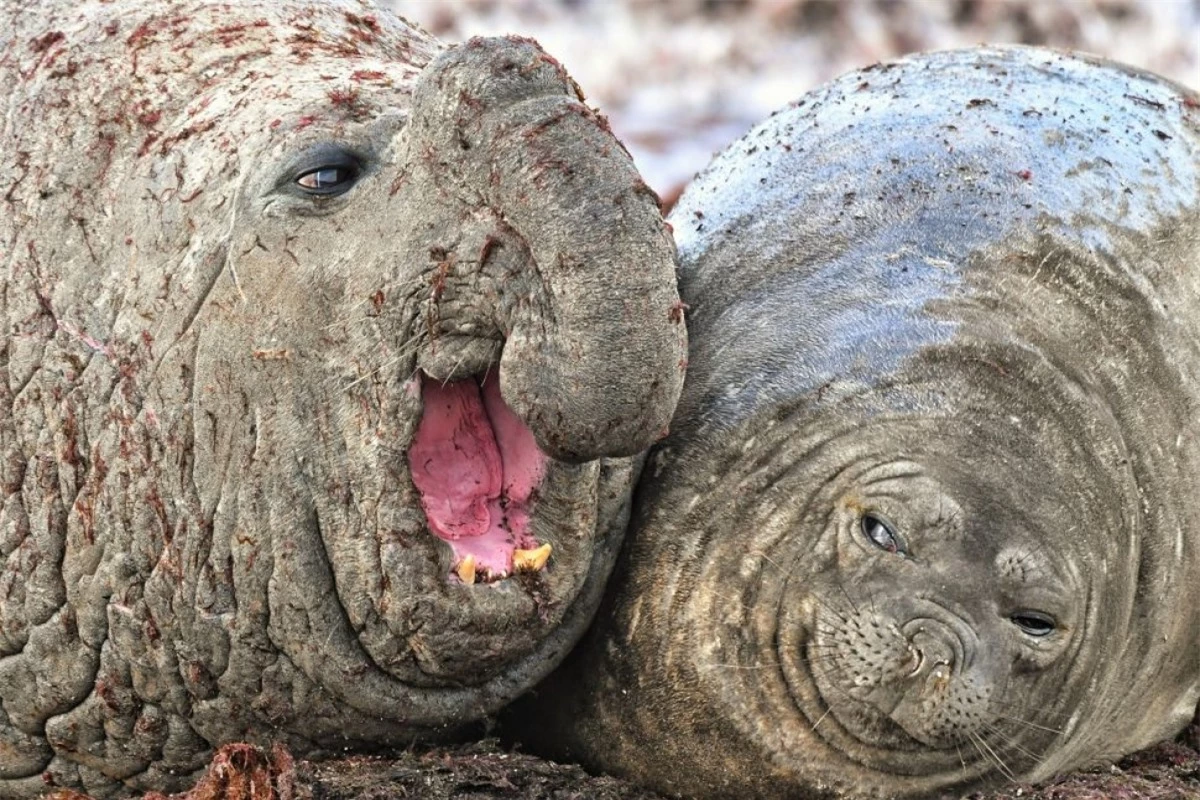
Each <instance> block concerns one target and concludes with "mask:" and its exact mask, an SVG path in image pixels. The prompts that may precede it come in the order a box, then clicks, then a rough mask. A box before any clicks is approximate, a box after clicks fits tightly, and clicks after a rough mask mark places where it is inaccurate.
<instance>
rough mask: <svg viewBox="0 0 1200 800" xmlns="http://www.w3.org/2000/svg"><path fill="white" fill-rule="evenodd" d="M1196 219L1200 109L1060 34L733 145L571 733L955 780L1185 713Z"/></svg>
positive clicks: (708, 767)
mask: <svg viewBox="0 0 1200 800" xmlns="http://www.w3.org/2000/svg"><path fill="white" fill-rule="evenodd" d="M1198 215H1200V101H1198V99H1197V96H1196V95H1195V94H1191V93H1189V92H1188V91H1186V90H1184V89H1183V88H1181V87H1179V86H1177V85H1174V84H1172V83H1170V82H1168V81H1165V80H1163V79H1161V78H1158V77H1156V76H1154V75H1151V74H1148V73H1145V72H1140V71H1137V70H1134V69H1131V68H1128V67H1124V66H1121V65H1118V64H1113V63H1111V62H1107V61H1102V60H1098V59H1091V58H1086V57H1083V56H1072V55H1065V54H1061V53H1056V52H1052V51H1047V50H1039V49H1016V48H1012V49H1010V48H1001V49H977V50H966V51H960V52H947V53H935V54H929V55H917V56H913V57H911V58H908V59H905V60H902V61H898V62H895V63H891V64H885V65H877V66H875V67H871V68H868V69H865V70H862V71H860V72H856V73H852V74H850V75H847V76H846V77H844V78H841V79H840V80H837V81H835V82H833V83H832V84H830V85H828V86H826V87H824V88H822V89H819V90H817V91H814V92H812V93H811V94H808V95H806V96H804V97H803V98H802V99H801V100H800V101H799V102H797V103H795V104H794V105H793V106H791V107H789V108H787V109H785V110H783V111H781V112H780V113H778V114H777V115H775V116H774V117H772V118H770V119H769V120H767V121H766V122H765V123H763V124H762V125H760V126H759V127H757V128H755V129H754V130H752V131H751V132H750V133H749V134H747V135H746V136H745V137H744V138H743V139H742V140H741V141H739V142H738V143H736V144H734V145H733V146H731V147H730V148H729V149H728V150H727V151H725V152H724V153H723V154H722V155H721V156H719V157H718V158H717V159H716V160H715V162H714V163H713V164H712V165H711V166H710V167H709V168H708V169H707V171H706V172H704V173H703V174H702V175H701V176H700V177H699V178H698V179H697V180H696V182H695V183H694V184H693V185H692V186H691V187H689V189H688V190H687V191H686V193H685V195H684V197H683V198H682V200H681V201H680V204H679V205H678V207H677V208H676V210H675V211H674V212H673V214H672V217H671V221H672V223H673V224H674V227H675V232H676V235H677V243H678V245H679V249H680V260H681V264H682V266H681V283H680V294H681V296H682V297H683V299H684V301H685V302H686V303H688V304H689V305H690V307H691V311H690V312H689V320H688V324H689V336H690V337H691V349H690V356H689V369H688V376H687V380H686V383H685V387H684V395H683V398H682V400H681V401H680V408H679V411H678V412H677V414H676V417H675V419H674V420H673V422H672V429H671V435H670V436H669V437H668V438H667V439H666V440H664V442H663V443H662V445H661V446H660V447H659V448H658V449H657V450H656V451H653V454H652V456H651V458H650V460H649V461H648V462H647V465H646V470H645V473H644V475H643V478H642V482H641V484H640V487H639V490H638V496H637V500H636V501H635V510H634V520H633V522H632V524H631V529H630V533H629V536H628V537H627V545H626V548H625V550H624V551H623V554H622V557H621V559H620V560H619V562H618V566H617V568H616V570H615V573H614V575H615V577H614V584H613V585H610V589H611V595H609V596H608V597H609V599H607V600H606V602H605V605H604V606H602V608H601V611H600V613H599V614H598V615H597V623H596V630H595V631H594V633H593V634H589V636H588V637H587V639H585V642H586V646H582V647H581V649H580V650H579V655H578V657H577V658H576V657H574V656H573V657H572V659H571V660H570V661H569V662H568V663H569V665H570V666H569V668H567V669H565V671H564V672H563V673H562V674H561V675H560V676H559V677H558V678H556V679H555V681H554V682H553V683H552V685H551V686H550V687H548V688H547V690H546V691H543V692H541V693H539V695H538V698H537V705H536V708H541V709H547V710H558V711H559V716H558V718H557V719H556V720H553V721H539V722H538V725H539V726H540V727H543V728H544V730H545V731H546V735H545V736H544V738H545V739H549V740H551V741H553V742H554V744H555V746H553V747H547V748H546V749H547V750H550V751H552V752H556V753H557V754H559V755H563V754H567V755H569V756H571V757H575V758H581V759H583V761H584V763H585V764H588V765H590V766H592V767H594V768H598V769H603V770H608V771H611V772H615V773H619V774H621V775H625V776H628V777H631V778H633V779H635V780H637V781H639V782H642V783H645V784H649V785H651V786H653V787H655V788H657V789H659V790H662V791H664V792H669V793H676V794H682V795H687V796H694V797H704V798H711V797H737V798H745V797H770V798H778V797H796V798H817V797H829V796H845V797H932V796H939V795H941V794H943V793H946V794H954V795H956V794H958V793H961V792H965V791H967V790H969V789H972V788H976V787H980V786H984V785H988V784H996V783H1002V782H1004V781H1006V780H1009V779H1019V780H1031V781H1039V780H1043V779H1046V778H1049V777H1050V776H1052V775H1055V774H1057V773H1061V772H1063V771H1066V770H1070V769H1073V768H1076V767H1082V766H1085V765H1089V764H1097V763H1102V762H1105V761H1108V760H1109V759H1113V758H1115V757H1118V756H1120V755H1122V754H1125V753H1129V752H1130V751H1133V750H1135V749H1138V748H1141V747H1143V746H1145V745H1148V744H1149V743H1151V742H1154V741H1156V740H1161V739H1164V738H1167V737H1170V736H1172V735H1173V734H1175V733H1176V732H1177V731H1179V730H1180V729H1181V728H1182V727H1183V726H1184V725H1185V724H1186V723H1187V722H1188V721H1189V720H1190V719H1191V718H1192V714H1193V713H1194V711H1195V708H1196V703H1197V696H1198V695H1200V535H1197V533H1196V525H1197V524H1198V523H1200V495H1197V492H1196V487H1197V486H1200V455H1198V454H1200V413H1198V409H1197V406H1198V405H1200V220H1198ZM536 708H526V709H524V710H523V712H522V713H534V711H535V710H536Z"/></svg>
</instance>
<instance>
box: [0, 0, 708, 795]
mask: <svg viewBox="0 0 1200 800" xmlns="http://www.w3.org/2000/svg"><path fill="white" fill-rule="evenodd" d="M0 20H2V25H0V31H2V33H0V36H2V37H4V39H3V41H0V83H2V85H3V86H4V88H5V92H4V99H3V103H4V111H5V114H4V119H3V121H2V122H0V125H2V134H0V159H2V165H3V166H2V171H0V174H2V176H3V177H2V178H0V198H2V200H3V204H2V207H0V253H2V254H3V256H2V257H3V261H4V267H5V269H6V272H5V273H4V279H3V283H2V284H0V318H3V319H4V321H5V324H6V325H7V329H6V331H5V337H4V339H3V343H2V344H0V375H2V376H3V379H2V380H0V395H2V396H3V399H2V401H0V408H2V409H3V411H2V412H0V414H2V415H0V489H2V494H0V563H2V564H3V572H2V574H0V796H3V797H14V796H22V795H32V794H36V793H38V792H39V791H41V790H44V788H45V786H46V785H47V783H49V784H51V785H55V784H57V785H68V786H78V787H84V788H86V789H87V790H88V791H90V792H92V793H93V794H96V795H100V796H111V795H119V794H122V793H123V792H127V791H133V790H135V789H141V788H154V789H172V788H174V787H176V786H178V785H179V784H180V783H181V782H183V781H184V780H186V779H187V776H188V775H189V774H190V773H192V772H194V771H195V770H196V769H198V768H199V767H201V766H202V765H203V764H204V763H205V761H206V759H207V757H208V754H209V753H210V752H211V748H212V746H213V745H214V744H216V743H220V742H225V741H229V740H234V739H249V740H254V741H264V740H271V741H280V742H283V743H285V744H287V745H288V746H289V747H291V748H293V749H294V750H297V751H299V752H310V753H311V752H314V751H316V750H319V749H322V748H325V749H330V748H334V747H336V748H339V749H340V748H342V747H344V746H357V745H370V744H388V743H395V742H401V741H405V740H407V739H409V738H410V737H412V736H415V735H421V734H426V733H432V732H436V731H438V730H443V729H445V728H448V727H451V726H454V725H457V724H460V723H463V722H464V721H467V720H471V719H474V718H478V717H480V716H481V715H484V714H487V713H489V712H491V711H493V710H495V709H496V708H497V707H499V706H500V705H501V704H502V703H504V702H506V701H507V700H508V699H510V698H512V697H513V696H515V695H516V694H517V693H519V692H520V691H522V690H523V689H524V688H526V687H528V686H529V685H531V684H532V683H533V682H535V681H536V680H537V679H539V678H540V677H541V676H542V675H544V674H545V672H547V671H548V670H549V669H550V668H551V667H552V666H553V665H554V664H555V663H556V662H557V661H558V660H559V658H560V656H561V655H562V654H563V653H564V652H565V651H566V650H567V649H568V648H569V647H570V645H571V644H572V643H573V642H574V640H575V639H576V638H577V637H578V635H579V634H580V633H581V632H582V628H583V626H584V625H585V624H586V622H587V620H588V618H589V617H590V616H591V613H592V612H593V611H594V608H595V605H596V604H597V603H598V602H599V592H600V589H601V588H602V584H603V582H604V580H605V578H606V576H607V574H608V572H609V569H610V567H611V565H612V561H613V559H614V558H615V551H616V547H617V544H618V542H619V539H620V536H621V533H622V532H623V529H624V524H625V520H626V518H627V502H628V501H627V498H628V489H629V484H630V480H631V477H632V473H633V471H634V468H633V462H632V461H631V459H629V458H626V457H627V456H630V455H631V454H634V453H637V452H638V451H640V450H642V449H644V448H645V447H647V446H648V445H649V444H650V443H651V442H652V441H654V440H655V439H656V438H657V437H658V436H659V435H660V434H661V433H662V432H663V431H664V429H665V427H666V424H667V421H668V420H669V418H670V414H671V412H672V410H673V406H674V403H675V400H676V398H677V395H678V391H679V388H680V386H681V384H682V374H681V372H682V362H683V356H684V354H685V351H686V345H685V341H684V332H683V326H682V324H681V319H680V316H681V312H680V308H679V306H678V295H677V294H676V292H675V288H674V266H675V260H674V245H673V243H672V241H671V238H670V235H669V232H668V230H667V228H666V226H665V224H664V223H663V221H662V219H661V218H660V216H659V213H658V208H657V204H656V200H655V198H654V196H653V193H652V192H650V191H649V190H648V189H647V188H646V187H645V185H644V184H643V183H642V182H641V181H640V180H639V178H638V175H637V174H636V172H635V171H634V169H633V166H632V163H631V161H630V159H629V157H628V155H627V154H626V152H625V151H624V150H623V148H622V147H621V145H620V144H619V143H618V142H617V141H616V140H615V139H614V138H613V137H612V135H611V133H610V132H609V131H608V129H607V127H606V125H605V123H604V122H603V120H602V119H600V118H598V117H597V116H596V115H595V114H594V113H593V112H591V111H590V110H589V109H588V108H587V106H585V105H584V104H583V103H582V102H581V97H580V95H579V94H578V90H577V88H576V87H575V86H574V84H573V83H572V81H571V80H570V79H569V78H568V77H567V76H566V74H565V73H564V72H563V70H562V68H561V67H560V66H559V65H558V63H557V62H555V61H554V60H553V59H551V58H550V57H549V56H547V55H546V54H544V53H543V52H542V51H541V50H540V49H539V48H538V47H537V46H536V45H535V44H533V43H531V42H527V41H523V40H518V39H498V40H473V41H471V42H468V43H466V44H465V45H462V46H460V47H457V48H454V49H449V50H446V49H444V48H443V47H442V46H441V45H439V44H438V43H437V42H435V41H434V40H432V39H431V38H430V37H429V36H428V35H427V34H425V33H423V32H422V31H420V30H418V29H415V28H413V27H411V26H409V25H408V24H406V23H404V22H402V21H400V20H397V19H394V18H390V17H387V16H384V15H382V14H377V13H375V12H374V11H373V10H372V9H371V8H370V7H369V6H365V5H363V4H360V3H354V2H333V1H330V0H312V1H311V2H305V1H303V0H282V1H280V2H270V3H258V2H209V1H208V0H180V1H179V2H165V1H162V0H157V1H151V2H147V1H146V0H115V1H112V0H86V2H83V3H76V2H71V1H69V0H54V2H39V3H25V2H15V1H14V2H5V3H4V5H3V6H2V14H0Z"/></svg>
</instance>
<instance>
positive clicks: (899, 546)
mask: <svg viewBox="0 0 1200 800" xmlns="http://www.w3.org/2000/svg"><path fill="white" fill-rule="evenodd" d="M862 532H863V535H865V536H866V537H867V538H868V539H870V540H871V544H873V545H875V546H876V547H878V548H879V549H880V550H886V551H888V552H889V553H900V554H903V553H904V552H905V549H904V542H903V541H901V539H900V535H899V534H897V533H896V531H895V529H894V528H892V526H891V524H889V523H888V522H887V520H885V519H883V518H882V517H877V516H876V515H874V514H863V517H862Z"/></svg>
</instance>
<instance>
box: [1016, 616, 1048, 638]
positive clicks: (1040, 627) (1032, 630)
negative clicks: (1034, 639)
mask: <svg viewBox="0 0 1200 800" xmlns="http://www.w3.org/2000/svg"><path fill="white" fill-rule="evenodd" d="M1009 619H1011V620H1012V621H1013V624H1014V625H1016V626H1017V627H1018V628H1020V629H1021V630H1022V631H1024V632H1025V633H1027V634H1028V635H1030V636H1038V637H1041V636H1048V635H1050V634H1051V633H1054V628H1055V625H1054V617H1052V616H1050V615H1049V614H1043V613H1042V612H1040V611H1018V612H1017V613H1016V614H1013V615H1012V616H1011V617H1009Z"/></svg>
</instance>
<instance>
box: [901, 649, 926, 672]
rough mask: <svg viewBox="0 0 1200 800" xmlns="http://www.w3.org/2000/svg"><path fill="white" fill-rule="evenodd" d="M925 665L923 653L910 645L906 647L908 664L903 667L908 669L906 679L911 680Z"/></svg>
mask: <svg viewBox="0 0 1200 800" xmlns="http://www.w3.org/2000/svg"><path fill="white" fill-rule="evenodd" d="M924 665H925V652H924V651H923V650H922V649H921V648H919V647H916V646H914V645H912V644H910V645H909V646H908V663H907V664H906V665H905V666H908V667H909V670H908V677H910V678H912V677H914V676H915V675H917V674H918V673H919V672H920V671H921V667H923V666H924Z"/></svg>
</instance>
